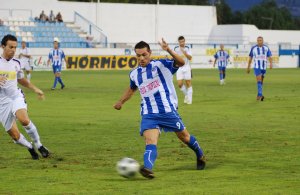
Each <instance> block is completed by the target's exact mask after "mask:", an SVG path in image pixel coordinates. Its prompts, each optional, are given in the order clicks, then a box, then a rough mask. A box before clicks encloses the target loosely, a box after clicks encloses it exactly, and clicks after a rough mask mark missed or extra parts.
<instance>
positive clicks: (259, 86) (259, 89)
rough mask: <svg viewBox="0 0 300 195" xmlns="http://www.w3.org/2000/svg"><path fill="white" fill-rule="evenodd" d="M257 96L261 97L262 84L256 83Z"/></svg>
mask: <svg viewBox="0 0 300 195" xmlns="http://www.w3.org/2000/svg"><path fill="white" fill-rule="evenodd" d="M257 96H262V83H261V81H257Z"/></svg>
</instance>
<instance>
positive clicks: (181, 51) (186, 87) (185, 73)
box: [174, 36, 193, 104]
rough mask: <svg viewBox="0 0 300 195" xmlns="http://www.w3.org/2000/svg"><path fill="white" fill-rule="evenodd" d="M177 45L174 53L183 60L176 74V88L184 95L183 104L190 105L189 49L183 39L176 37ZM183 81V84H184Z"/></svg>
mask: <svg viewBox="0 0 300 195" xmlns="http://www.w3.org/2000/svg"><path fill="white" fill-rule="evenodd" d="M178 43H179V45H178V46H176V47H175V48H174V51H175V52H176V53H177V54H178V55H180V56H181V57H182V58H183V59H184V62H185V64H184V66H182V67H180V68H179V69H178V71H177V73H176V77H177V82H178V87H179V88H180V90H181V91H182V93H183V94H184V103H186V104H192V99H193V87H192V82H191V80H192V70H191V65H190V61H191V60H192V51H191V48H190V47H189V46H187V45H185V38H184V37H183V36H180V37H178ZM183 81H185V84H184V82H183Z"/></svg>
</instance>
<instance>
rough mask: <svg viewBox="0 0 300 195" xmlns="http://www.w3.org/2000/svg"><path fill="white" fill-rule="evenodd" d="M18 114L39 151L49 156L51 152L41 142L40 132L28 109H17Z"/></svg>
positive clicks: (45, 156) (44, 155)
mask: <svg viewBox="0 0 300 195" xmlns="http://www.w3.org/2000/svg"><path fill="white" fill-rule="evenodd" d="M16 116H17V119H18V120H19V121H20V122H21V124H22V125H23V127H24V129H25V131H26V132H27V134H28V135H29V136H30V138H31V139H32V141H33V142H34V145H35V147H36V148H37V149H38V151H39V152H40V153H41V155H42V156H43V157H44V158H47V157H48V156H49V155H50V152H49V151H48V149H47V148H46V147H44V146H43V144H42V143H41V141H40V136H39V133H38V131H37V128H36V126H35V125H34V124H33V123H32V121H31V120H30V119H29V117H28V114H27V111H26V109H20V110H17V112H16Z"/></svg>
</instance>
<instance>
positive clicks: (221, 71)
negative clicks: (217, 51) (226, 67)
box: [218, 66, 224, 85]
mask: <svg viewBox="0 0 300 195" xmlns="http://www.w3.org/2000/svg"><path fill="white" fill-rule="evenodd" d="M218 68H219V77H220V85H223V79H224V78H223V74H224V72H223V68H222V67H221V66H218Z"/></svg>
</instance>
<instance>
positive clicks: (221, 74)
mask: <svg viewBox="0 0 300 195" xmlns="http://www.w3.org/2000/svg"><path fill="white" fill-rule="evenodd" d="M221 80H223V73H220V81H221Z"/></svg>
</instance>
